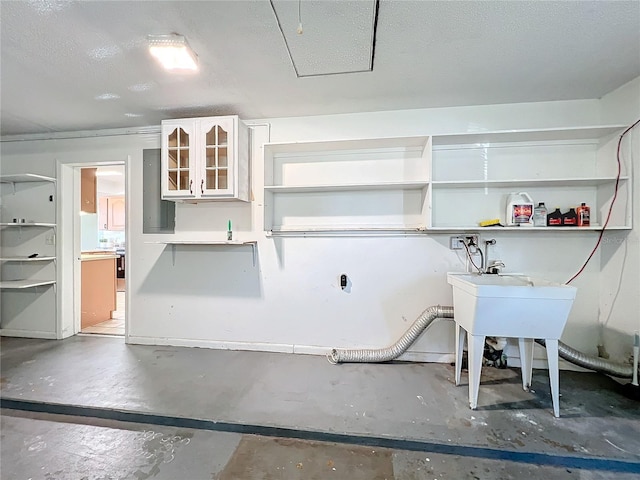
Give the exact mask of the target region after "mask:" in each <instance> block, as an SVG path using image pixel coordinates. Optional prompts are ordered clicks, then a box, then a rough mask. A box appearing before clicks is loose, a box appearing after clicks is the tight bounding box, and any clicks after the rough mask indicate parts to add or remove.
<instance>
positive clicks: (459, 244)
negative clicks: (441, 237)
mask: <svg viewBox="0 0 640 480" xmlns="http://www.w3.org/2000/svg"><path fill="white" fill-rule="evenodd" d="M449 249H450V250H463V249H464V237H450V238H449Z"/></svg>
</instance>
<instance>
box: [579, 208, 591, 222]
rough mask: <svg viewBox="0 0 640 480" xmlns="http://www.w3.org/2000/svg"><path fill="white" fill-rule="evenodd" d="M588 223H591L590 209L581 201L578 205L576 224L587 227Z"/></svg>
mask: <svg viewBox="0 0 640 480" xmlns="http://www.w3.org/2000/svg"><path fill="white" fill-rule="evenodd" d="M589 225H591V209H590V208H589V207H588V206H587V204H586V203H584V202H582V204H581V205H580V206H579V207H578V226H579V227H588V226H589Z"/></svg>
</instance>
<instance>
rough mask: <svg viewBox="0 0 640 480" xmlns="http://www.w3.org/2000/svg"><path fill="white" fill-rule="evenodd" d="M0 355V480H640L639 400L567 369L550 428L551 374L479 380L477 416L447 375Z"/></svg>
mask: <svg viewBox="0 0 640 480" xmlns="http://www.w3.org/2000/svg"><path fill="white" fill-rule="evenodd" d="M0 346H1V347H2V349H1V356H0V361H1V364H0V367H1V377H2V378H1V380H0V382H1V385H2V406H3V407H5V408H4V409H3V410H2V412H1V413H2V417H1V421H2V423H1V435H2V438H1V440H2V444H1V463H0V465H1V467H0V468H1V471H0V477H1V478H2V479H14V478H15V479H28V478H32V479H33V480H35V479H46V480H54V479H55V480H61V479H96V480H97V479H101V480H107V479H120V478H122V479H129V478H131V479H136V480H137V479H146V478H154V479H186V480H189V479H193V480H197V479H208V480H231V479H234V480H235V479H248V480H253V479H287V480H288V479H305V480H306V479H325V478H335V479H341V480H342V479H353V480H358V479H378V478H380V479H384V478H387V479H388V480H401V479H403V480H404V479H407V480H408V479H420V480H422V479H435V478H437V479H442V478H445V479H446V478H451V479H462V478H478V479H500V478H519V477H523V476H524V475H528V476H529V477H531V478H549V479H555V478H568V479H596V478H598V479H600V478H602V479H613V478H616V479H627V478H629V479H631V478H640V408H639V405H638V403H637V402H634V401H632V400H629V399H626V398H624V397H622V396H621V395H619V394H618V393H617V392H616V390H615V387H616V385H617V383H616V382H614V381H613V380H611V379H609V378H606V377H604V376H601V375H597V374H591V373H577V372H566V371H563V372H561V380H560V381H561V384H560V389H561V393H562V398H561V405H560V413H561V418H555V417H553V414H552V411H551V399H550V394H549V386H548V377H547V375H546V372H544V371H534V381H533V391H531V392H525V391H523V390H522V388H521V386H520V371H519V370H518V369H506V370H498V369H494V368H485V369H483V372H482V384H481V387H480V395H479V402H478V409H477V410H475V411H472V410H470V409H469V408H468V401H467V387H466V384H464V385H462V386H460V387H456V386H454V384H453V367H451V366H450V365H442V364H413V363H398V364H381V365H368V364H362V365H359V364H351V365H339V366H334V365H330V364H329V363H328V362H327V361H326V360H325V359H324V358H322V357H313V356H303V355H286V354H274V353H258V352H232V351H216V350H206V349H197V348H177V347H154V346H137V345H125V344H124V343H123V341H122V339H118V338H96V337H90V336H82V337H73V338H69V339H67V340H63V341H48V340H29V339H13V338H2V340H1V343H0ZM465 382H466V376H464V377H463V383H465ZM12 402H13V403H12ZM7 406H11V407H12V408H11V409H7V408H6V407H7ZM20 408H35V409H36V410H41V411H43V412H48V413H34V412H24V411H21V410H20ZM59 413H65V415H60V414H59ZM134 414H135V415H136V416H132V415H134ZM121 420H126V421H121ZM334 468H335V470H334Z"/></svg>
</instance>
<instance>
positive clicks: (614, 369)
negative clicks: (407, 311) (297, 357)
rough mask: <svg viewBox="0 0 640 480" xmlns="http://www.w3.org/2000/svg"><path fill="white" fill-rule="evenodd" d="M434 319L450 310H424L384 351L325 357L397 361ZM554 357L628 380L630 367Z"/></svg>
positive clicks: (562, 350)
mask: <svg viewBox="0 0 640 480" xmlns="http://www.w3.org/2000/svg"><path fill="white" fill-rule="evenodd" d="M437 318H453V307H445V306H441V305H434V306H431V307H429V308H427V309H426V310H425V311H424V312H422V314H421V315H420V316H419V317H418V318H417V319H416V321H415V322H413V325H411V327H410V328H409V330H407V331H406V333H405V334H404V335H402V337H400V339H399V340H398V341H397V342H396V343H394V344H393V345H391V346H390V347H387V348H379V349H348V350H347V349H338V348H334V349H333V350H331V352H330V353H329V354H328V355H327V360H329V362H331V363H333V364H334V365H335V364H338V363H377V362H388V361H391V360H394V359H396V358H398V357H399V356H400V355H402V354H403V353H404V352H406V351H407V349H408V348H409V347H410V346H411V344H412V343H413V342H415V341H416V340H417V339H418V337H419V336H420V334H421V333H422V332H423V331H425V330H426V329H427V328H428V327H429V326H430V325H431V324H432V323H433V321H434V320H435V319H437ZM536 343H538V344H540V345H542V346H543V347H546V345H545V342H544V340H539V339H538V340H536ZM558 355H559V356H560V358H562V359H564V360H566V361H568V362H571V363H573V364H574V365H578V366H579V367H582V368H586V369H588V370H594V371H596V372H599V373H603V374H605V375H610V376H612V377H616V378H632V377H633V366H632V365H630V364H626V363H619V362H612V361H611V360H606V359H604V358H599V357H594V356H591V355H587V354H585V353H582V352H580V351H578V350H576V349H574V348H571V347H570V346H569V345H567V344H565V343H562V342H558Z"/></svg>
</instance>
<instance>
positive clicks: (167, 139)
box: [162, 124, 195, 197]
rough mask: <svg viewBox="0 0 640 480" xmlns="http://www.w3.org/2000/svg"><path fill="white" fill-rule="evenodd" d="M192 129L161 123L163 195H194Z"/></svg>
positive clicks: (185, 126)
mask: <svg viewBox="0 0 640 480" xmlns="http://www.w3.org/2000/svg"><path fill="white" fill-rule="evenodd" d="M193 133H194V132H193V129H192V128H189V126H187V125H171V124H169V125H163V126H162V142H163V143H164V145H163V146H164V148H163V153H164V155H163V156H164V157H165V158H163V163H164V168H163V179H162V180H163V182H162V189H163V194H164V195H165V196H179V197H192V196H194V195H195V185H194V182H195V175H194V170H195V158H194V155H193V153H194V147H193V142H194V135H193Z"/></svg>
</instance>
